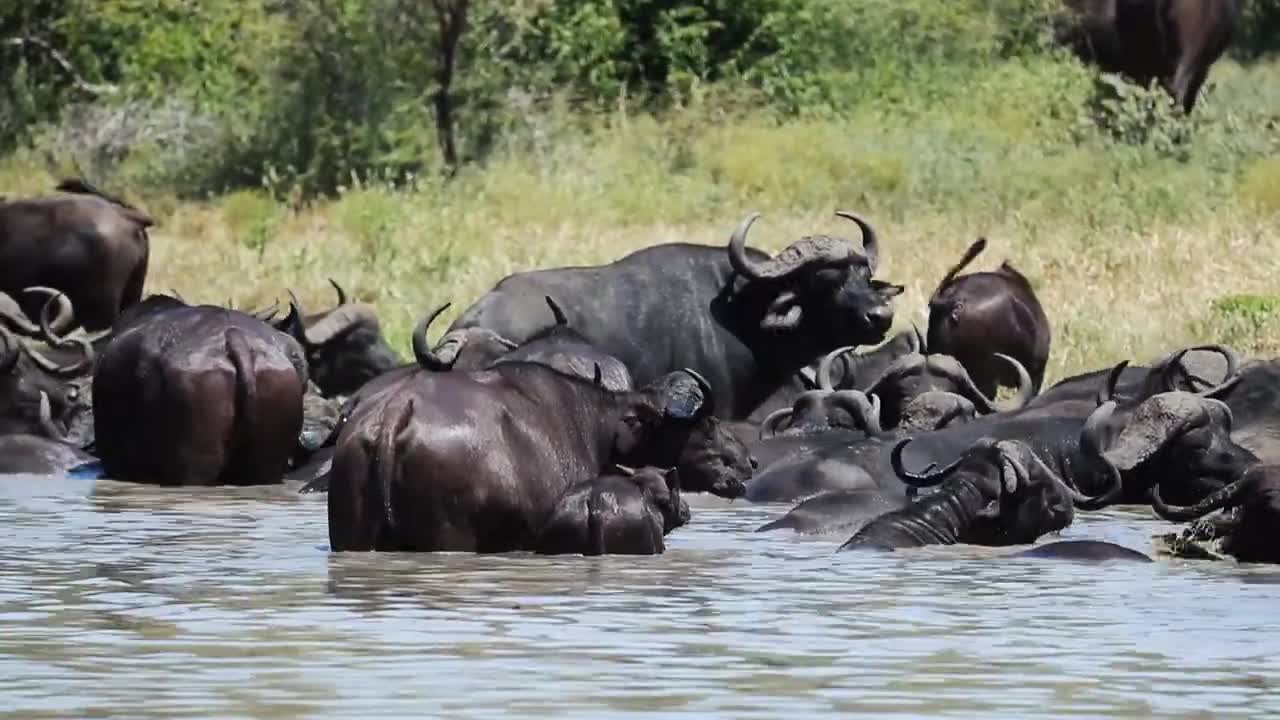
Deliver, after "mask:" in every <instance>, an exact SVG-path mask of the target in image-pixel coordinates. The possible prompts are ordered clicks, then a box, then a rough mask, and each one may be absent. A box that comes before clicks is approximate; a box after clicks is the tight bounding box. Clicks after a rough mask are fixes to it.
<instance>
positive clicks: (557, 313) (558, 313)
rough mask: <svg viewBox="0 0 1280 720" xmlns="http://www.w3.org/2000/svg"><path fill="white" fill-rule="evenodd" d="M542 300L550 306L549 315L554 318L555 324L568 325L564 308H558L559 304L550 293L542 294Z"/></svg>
mask: <svg viewBox="0 0 1280 720" xmlns="http://www.w3.org/2000/svg"><path fill="white" fill-rule="evenodd" d="M542 299H543V300H546V301H547V307H549V308H551V316H552V317H553V318H555V320H556V325H562V326H566V327H567V326H568V325H569V320H568V319H567V318H565V316H564V310H561V309H560V305H559V304H557V303H556V301H555V300H554V299H552V297H551V296H550V295H543V296H542Z"/></svg>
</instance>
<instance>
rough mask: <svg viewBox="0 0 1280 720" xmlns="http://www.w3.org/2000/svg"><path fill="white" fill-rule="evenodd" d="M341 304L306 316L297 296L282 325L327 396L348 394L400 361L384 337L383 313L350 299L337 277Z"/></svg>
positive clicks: (337, 288) (314, 380) (313, 378)
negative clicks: (301, 352) (379, 317)
mask: <svg viewBox="0 0 1280 720" xmlns="http://www.w3.org/2000/svg"><path fill="white" fill-rule="evenodd" d="M329 283H330V284H331V285H333V289H334V291H336V292H337V294H338V304H337V305H335V306H334V307H332V308H330V309H329V310H325V311H324V312H320V313H314V314H310V315H306V314H303V313H302V312H301V310H300V306H299V305H298V304H297V299H296V298H294V300H293V302H294V307H295V308H299V309H298V311H297V312H291V313H290V314H289V315H288V316H287V317H286V318H285V319H284V320H283V321H282V322H280V323H279V324H278V325H277V327H278V328H279V329H280V330H283V331H284V332H287V333H289V334H290V335H292V336H293V338H294V339H295V340H297V341H298V343H299V344H300V345H301V346H302V349H303V351H304V352H305V353H306V358H307V369H308V372H309V374H310V377H311V380H312V381H313V382H315V384H316V385H317V386H319V388H320V391H321V392H323V393H324V394H325V395H326V396H329V397H333V396H336V395H349V394H351V393H353V392H355V391H356V390H357V389H359V388H360V386H361V385H364V384H365V383H366V382H369V381H370V380H372V379H373V378H375V377H377V376H379V375H381V374H383V373H385V372H388V371H390V370H392V369H394V368H396V367H397V366H399V365H400V364H401V361H400V358H399V357H397V356H396V353H395V351H394V350H392V349H391V346H390V345H388V344H387V340H386V338H385V337H383V335H382V328H381V326H380V324H379V323H378V315H377V313H376V312H374V309H373V307H372V306H370V305H366V304H364V303H359V302H350V301H348V299H347V294H346V292H345V291H343V289H342V286H340V285H338V283H337V282H335V281H334V280H330V281H329Z"/></svg>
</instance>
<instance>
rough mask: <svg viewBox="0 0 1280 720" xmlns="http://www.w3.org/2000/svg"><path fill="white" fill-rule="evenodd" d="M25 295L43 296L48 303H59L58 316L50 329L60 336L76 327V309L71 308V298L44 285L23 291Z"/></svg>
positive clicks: (50, 324) (54, 318) (51, 322)
mask: <svg viewBox="0 0 1280 720" xmlns="http://www.w3.org/2000/svg"><path fill="white" fill-rule="evenodd" d="M22 292H24V293H32V294H35V295H43V296H44V297H45V298H46V302H48V301H50V300H52V301H56V302H57V303H58V314H57V315H55V316H54V317H53V320H51V321H50V322H49V327H51V328H53V331H54V332H55V333H57V334H59V335H63V334H65V333H67V332H68V331H69V330H71V328H72V327H74V326H75V309H74V308H72V307H71V298H69V297H67V296H66V295H65V294H64V293H63V292H62V291H61V290H55V289H53V288H51V287H45V286H44V285H33V286H31V287H29V288H24V289H23V290H22Z"/></svg>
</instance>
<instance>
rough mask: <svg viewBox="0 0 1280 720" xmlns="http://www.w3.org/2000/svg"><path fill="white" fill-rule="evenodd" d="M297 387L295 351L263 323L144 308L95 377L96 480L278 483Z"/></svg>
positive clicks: (164, 301)
mask: <svg viewBox="0 0 1280 720" xmlns="http://www.w3.org/2000/svg"><path fill="white" fill-rule="evenodd" d="M306 382H307V370H306V361H305V360H304V359H303V356H302V348H300V347H299V346H298V343H297V342H296V341H294V340H293V338H291V337H289V336H287V335H285V334H284V333H282V332H279V331H277V330H275V329H274V328H272V327H271V326H270V325H267V324H266V323H264V322H262V321H261V320H258V319H256V318H254V317H251V316H249V315H246V314H244V313H241V312H237V311H234V310H227V309H224V308H220V307H212V306H190V305H186V304H185V303H183V302H181V301H179V300H177V299H174V298H171V297H165V296H153V297H150V298H147V299H146V300H145V301H143V302H142V303H140V304H138V305H136V306H134V307H133V308H131V309H130V310H129V311H127V312H126V313H125V314H124V315H123V316H122V317H121V319H120V322H119V323H117V326H116V327H115V329H114V338H113V340H112V341H111V343H110V344H109V345H108V346H107V348H106V350H105V351H104V352H103V354H102V359H101V361H100V362H99V363H98V367H97V370H96V371H95V373H94V377H93V396H94V404H95V412H94V429H95V431H96V435H97V447H98V452H99V454H100V456H101V458H102V462H103V465H104V466H105V469H106V473H107V475H109V476H111V477H113V478H117V479H121V480H135V481H140V482H152V483H161V484H167V485H255V484H264V483H276V482H280V480H281V479H282V477H283V475H284V472H285V470H286V468H287V467H288V463H289V456H290V454H291V453H292V452H293V450H294V447H295V446H296V444H297V442H298V434H299V431H300V430H301V429H302V396H303V391H304V388H305V386H306Z"/></svg>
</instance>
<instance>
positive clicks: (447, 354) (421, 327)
mask: <svg viewBox="0 0 1280 720" xmlns="http://www.w3.org/2000/svg"><path fill="white" fill-rule="evenodd" d="M452 304H453V303H445V304H443V305H441V306H440V307H438V308H436V309H435V310H433V311H432V312H431V313H430V314H428V315H427V316H426V317H425V318H423V319H422V322H420V323H418V327H417V328H415V329H414V331H413V355H414V357H416V358H417V359H418V364H419V365H421V366H422V367H424V368H426V369H428V370H435V371H443V370H448V369H449V368H451V367H453V363H454V362H456V361H457V359H458V350H461V347H454V346H450V347H449V348H446V349H445V350H444V351H442V352H440V353H439V354H437V353H436V352H435V351H434V350H432V349H431V345H429V344H428V343H427V330H428V329H430V328H431V323H432V322H433V321H434V320H435V319H436V318H437V317H439V316H440V313H442V312H444V311H445V310H448V309H449V306H450V305H452ZM325 319H326V320H327V319H328V318H325Z"/></svg>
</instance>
